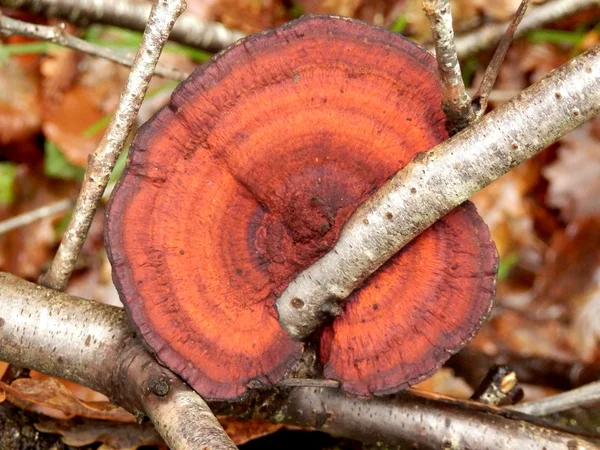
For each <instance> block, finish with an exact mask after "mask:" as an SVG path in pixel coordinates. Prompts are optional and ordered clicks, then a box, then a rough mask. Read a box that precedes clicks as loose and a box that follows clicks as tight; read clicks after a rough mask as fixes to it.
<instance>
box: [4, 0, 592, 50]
mask: <svg viewBox="0 0 600 450" xmlns="http://www.w3.org/2000/svg"><path fill="white" fill-rule="evenodd" d="M0 6H6V7H9V8H22V9H28V10H31V11H34V12H37V13H41V14H45V15H48V16H55V17H60V18H63V19H66V20H69V21H71V22H73V23H76V24H80V25H84V26H85V25H88V24H90V23H100V24H106V25H114V26H119V27H123V28H129V29H132V30H137V31H141V30H143V28H144V25H145V23H146V18H147V17H148V13H149V6H148V5H147V4H144V3H134V2H132V1H129V0H108V1H106V0H105V1H102V2H94V1H93V0H0ZM594 6H600V0H550V1H548V2H547V3H545V4H543V5H540V6H538V7H536V8H532V9H531V13H530V14H529V15H528V17H527V18H525V19H524V20H523V22H522V23H521V26H520V27H519V29H518V30H517V33H516V36H517V37H518V36H522V35H523V34H525V33H527V32H529V31H531V30H533V29H535V28H539V27H542V26H544V25H547V24H549V23H552V22H555V21H556V20H559V19H562V18H563V17H567V16H569V15H572V14H575V13H577V12H579V11H583V10H586V9H590V8H592V7H594ZM508 26H509V22H505V23H499V24H491V25H486V26H484V27H482V28H480V29H479V30H477V31H475V32H473V33H470V34H467V35H464V36H458V37H457V38H456V50H457V53H458V57H459V59H465V58H468V57H469V56H471V55H474V54H476V53H478V52H480V51H482V50H485V49H488V48H490V47H493V46H494V45H496V44H497V43H498V42H499V41H500V39H502V36H503V35H504V32H505V30H506V29H507V27H508ZM243 36H244V33H241V32H239V31H233V30H229V29H227V28H226V27H225V26H223V25H222V24H220V23H204V22H202V21H199V20H198V19H196V18H195V17H193V16H191V15H189V14H183V15H182V17H181V18H180V19H179V20H178V22H177V24H175V28H174V29H173V33H172V34H171V37H170V38H171V39H172V40H174V41H176V42H179V43H181V44H187V45H192V46H194V47H198V48H201V49H205V50H209V51H219V50H222V49H223V48H225V47H227V46H228V45H230V44H232V43H233V42H235V41H237V40H238V39H240V38H242V37H243Z"/></svg>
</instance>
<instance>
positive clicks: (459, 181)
mask: <svg viewBox="0 0 600 450" xmlns="http://www.w3.org/2000/svg"><path fill="white" fill-rule="evenodd" d="M599 71H600V46H596V47H594V48H592V49H590V50H589V51H587V52H585V53H583V54H582V55H580V56H578V57H576V58H574V59H573V60H571V61H570V62H568V63H567V64H565V65H563V66H561V67H559V68H558V69H556V70H554V71H553V72H551V73H550V74H549V75H548V76H547V77H546V78H544V79H543V80H541V81H540V82H538V83H536V84H534V85H532V86H531V87H529V88H528V89H527V90H525V91H524V92H523V93H522V94H520V95H519V96H518V97H516V98H514V99H513V100H511V101H510V102H508V103H506V104H505V105H503V106H501V107H500V108H498V109H496V110H494V111H493V112H491V113H490V114H488V115H487V116H485V117H483V119H482V120H481V121H479V122H477V123H476V124H474V125H473V126H471V127H469V128H468V129H466V130H464V131H462V132H461V133H459V134H457V135H456V136H454V137H453V138H451V139H449V140H448V141H446V142H444V143H442V144H440V145H438V146H437V147H434V148H433V149H432V150H430V151H428V152H424V153H420V154H419V155H417V157H415V158H414V159H413V161H412V162H411V163H410V164H408V165H407V166H406V167H405V168H404V169H403V170H401V171H400V172H399V173H398V174H396V175H395V176H394V177H393V178H392V179H390V181H389V182H388V183H386V184H385V185H384V186H383V187H382V188H381V189H380V190H379V191H377V192H376V193H375V194H374V195H373V196H372V197H370V198H369V200H367V201H366V202H365V203H363V204H362V205H361V206H360V207H359V208H358V209H357V210H356V211H355V212H354V214H353V215H352V216H351V217H350V219H349V220H348V222H346V224H345V225H344V228H343V229H342V231H341V233H340V236H339V239H338V241H337V243H336V245H335V246H334V247H333V249H332V250H331V251H330V252H328V253H327V254H326V255H325V256H323V257H322V258H321V259H319V260H317V261H316V262H315V263H314V264H312V265H311V266H310V267H308V268H307V269H306V270H304V271H303V272H301V273H300V274H299V275H298V276H297V277H296V278H295V279H294V280H293V281H292V282H291V283H290V284H289V285H288V287H287V288H286V290H285V291H284V292H283V293H282V294H281V296H280V297H279V299H278V300H277V309H278V312H279V322H280V323H281V325H282V326H283V327H284V328H285V329H286V330H287V331H288V332H289V333H290V334H291V335H292V336H294V337H296V338H299V339H303V338H306V337H307V336H308V335H310V334H311V333H312V332H313V331H314V330H315V329H316V328H317V327H318V326H319V325H320V324H321V323H322V321H323V320H324V319H325V318H326V316H327V312H328V311H333V310H336V307H337V304H338V302H340V301H341V300H343V299H344V298H346V297H347V296H348V295H349V294H350V293H351V292H352V291H353V290H354V289H356V288H357V287H358V286H359V285H360V284H361V283H362V282H363V281H364V280H365V279H366V278H367V277H368V276H369V275H370V274H371V273H373V272H374V271H375V270H377V268H378V267H379V266H381V265H382V264H383V263H384V262H385V261H387V260H388V259H389V258H390V257H391V256H392V255H393V254H394V253H396V252H397V251H398V250H400V249H401V248H402V247H403V246H404V245H406V244H407V243H408V242H409V241H410V240H411V239H413V238H414V237H415V236H416V235H418V234H419V233H420V232H422V231H423V230H425V229H426V228H427V227H429V226H430V225H431V224H433V223H434V222H435V221H437V220H438V219H439V218H440V217H442V216H444V215H445V214H447V213H448V212H449V211H450V210H452V209H453V208H455V207H456V206H458V205H459V204H461V203H462V202H464V201H465V200H466V199H467V198H469V196H471V195H473V194H474V193H475V192H477V191H479V190H480V189H482V188H484V187H485V186H487V185H488V184H489V183H491V182H492V181H494V180H495V179H497V178H499V177H500V176H502V175H503V174H505V173H506V172H508V171H509V170H510V169H512V168H513V167H515V166H516V165H518V164H520V163H522V162H523V161H525V160H526V159H528V158H531V157H532V156H533V155H535V154H536V153H538V152H539V151H541V150H543V149H544V148H545V147H546V146H548V145H549V144H551V143H553V142H555V141H556V140H558V139H559V138H560V137H562V136H563V135H564V134H566V133H568V132H569V131H571V130H573V129H574V128H576V127H578V126H579V125H581V124H582V123H584V122H585V121H587V120H589V119H591V118H592V117H594V116H595V115H596V114H598V113H599V112H600V76H599V75H598V74H599ZM389 217H393V218H395V219H394V220H389ZM299 300H300V301H301V302H302V307H300V308H298V307H296V306H295V305H299Z"/></svg>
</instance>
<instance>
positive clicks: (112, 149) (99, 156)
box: [41, 0, 185, 290]
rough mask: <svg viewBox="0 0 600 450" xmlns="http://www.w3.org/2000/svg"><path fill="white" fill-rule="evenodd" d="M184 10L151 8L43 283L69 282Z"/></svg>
mask: <svg viewBox="0 0 600 450" xmlns="http://www.w3.org/2000/svg"><path fill="white" fill-rule="evenodd" d="M95 3H98V2H95ZM184 9H185V0H168V1H162V0H157V1H156V2H155V4H154V6H153V7H152V12H151V15H150V18H149V19H148V27H147V28H146V31H144V35H143V36H142V42H141V44H140V48H139V49H138V52H137V54H136V57H135V61H134V64H133V67H132V68H131V72H130V73H129V76H128V78H127V83H126V84H125V87H124V88H123V92H122V93H121V98H120V99H119V104H118V105H117V110H116V112H115V114H114V116H113V118H112V120H111V121H110V124H109V125H108V128H107V130H106V133H105V135H104V136H103V137H102V141H101V142H100V144H99V145H98V148H96V150H95V151H94V153H93V154H92V155H90V157H89V159H88V166H87V169H86V171H85V177H84V180H83V184H82V186H81V191H80V192H79V197H78V198H77V203H76V205H75V209H74V211H73V215H72V217H71V220H70V221H69V225H68V226H67V229H66V230H65V233H64V235H63V239H62V241H61V243H60V246H59V248H58V251H57V253H56V256H55V257H54V260H53V261H52V266H51V267H50V270H49V271H48V272H47V273H46V274H45V275H43V276H42V278H41V283H42V284H44V285H45V286H48V287H51V288H53V289H59V290H63V289H64V288H65V287H66V286H67V283H68V281H69V278H70V276H71V273H72V272H73V267H74V266H75V262H76V261H77V257H78V256H79V252H80V251H81V247H82V246H83V243H84V241H85V239H86V237H87V234H88V231H89V229H90V225H91V223H92V219H93V218H94V214H95V213H96V209H97V207H98V203H99V202H100V200H101V199H102V194H103V193H104V190H105V189H106V185H107V184H108V180H109V178H110V174H111V173H112V170H113V168H114V166H115V163H116V162H117V158H118V157H119V154H120V153H121V150H122V149H123V146H124V144H125V140H126V139H127V137H128V136H129V133H130V132H131V129H132V128H133V123H134V121H135V117H136V115H137V112H138V110H139V108H140V106H141V104H142V101H143V100H144V95H145V94H146V91H147V90H148V84H149V83H150V79H151V78H152V74H153V73H154V68H155V67H156V64H157V63H158V58H159V56H160V53H161V51H162V48H163V46H164V45H165V43H166V42H167V39H168V37H169V33H170V31H171V29H172V28H173V24H174V23H175V20H177V17H179V15H180V14H181V13H182V12H183V10H184Z"/></svg>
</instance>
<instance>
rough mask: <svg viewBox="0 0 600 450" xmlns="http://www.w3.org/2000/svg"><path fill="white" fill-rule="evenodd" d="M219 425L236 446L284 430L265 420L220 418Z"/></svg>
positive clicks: (278, 425)
mask: <svg viewBox="0 0 600 450" xmlns="http://www.w3.org/2000/svg"><path fill="white" fill-rule="evenodd" d="M217 418H218V419H219V423H220V424H221V426H222V427H223V428H224V429H225V432H226V433H227V435H228V436H229V437H230V438H231V440H232V441H233V443H234V444H235V445H242V444H245V443H246V442H248V441H251V440H253V439H258V438H260V437H263V436H267V435H269V434H271V433H275V432H276V431H278V430H280V429H281V428H283V425H280V424H274V423H271V422H267V421H265V420H257V419H250V420H243V419H238V418H236V417H224V416H218V417H217Z"/></svg>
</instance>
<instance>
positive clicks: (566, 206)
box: [544, 119, 600, 222]
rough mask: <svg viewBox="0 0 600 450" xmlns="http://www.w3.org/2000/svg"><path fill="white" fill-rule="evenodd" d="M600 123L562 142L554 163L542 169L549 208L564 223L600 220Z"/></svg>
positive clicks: (585, 125) (584, 128)
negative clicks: (554, 210) (591, 219)
mask: <svg viewBox="0 0 600 450" xmlns="http://www.w3.org/2000/svg"><path fill="white" fill-rule="evenodd" d="M598 130H600V119H595V120H593V121H592V122H588V123H586V124H584V125H583V126H581V127H580V128H578V129H576V130H574V131H572V132H571V133H569V134H568V135H566V136H565V137H564V138H563V139H562V140H561V146H560V148H559V149H558V158H557V160H556V161H555V162H554V163H553V164H551V165H549V166H548V167H546V169H544V176H545V177H546V179H547V180H548V184H549V187H548V199H547V202H548V205H550V206H552V207H553V208H557V209H558V210H560V214H561V217H562V218H563V219H564V220H566V221H567V222H571V221H574V220H576V219H578V218H580V217H588V216H596V217H600V200H599V197H600V139H599V137H598V134H597V133H598Z"/></svg>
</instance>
